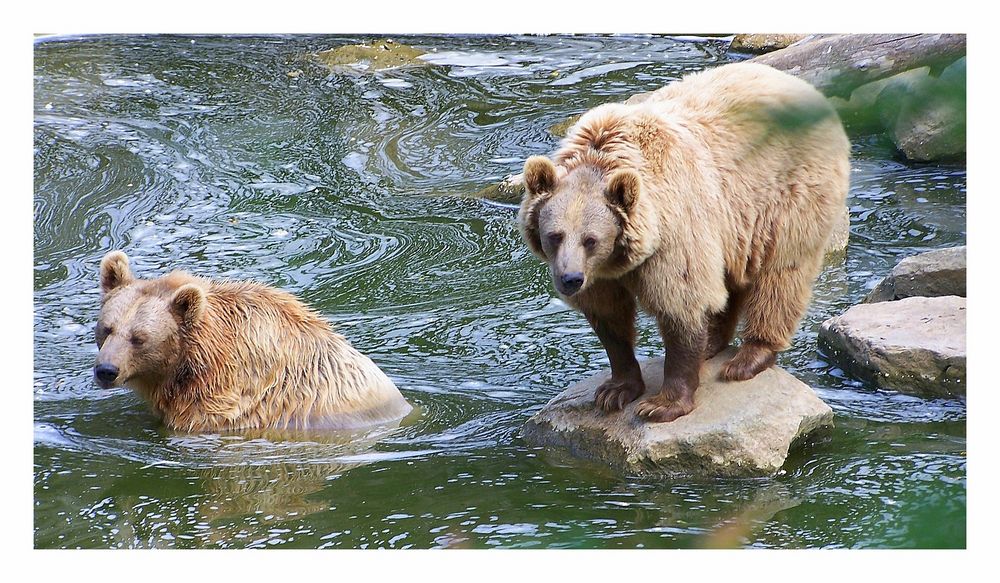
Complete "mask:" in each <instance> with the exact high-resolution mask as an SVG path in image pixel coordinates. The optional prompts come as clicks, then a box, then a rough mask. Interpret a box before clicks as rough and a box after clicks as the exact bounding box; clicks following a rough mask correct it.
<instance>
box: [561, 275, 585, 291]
mask: <svg viewBox="0 0 1000 583" xmlns="http://www.w3.org/2000/svg"><path fill="white" fill-rule="evenodd" d="M558 287H559V291H560V292H562V293H563V295H567V296H571V295H573V294H575V293H576V292H578V291H580V288H581V287H583V273H582V272H579V271H574V272H571V273H564V274H562V275H560V276H559V286H558Z"/></svg>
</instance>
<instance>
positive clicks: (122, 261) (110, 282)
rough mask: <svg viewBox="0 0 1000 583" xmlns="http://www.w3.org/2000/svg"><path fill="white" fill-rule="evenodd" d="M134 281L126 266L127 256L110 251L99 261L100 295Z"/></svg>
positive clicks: (119, 252)
mask: <svg viewBox="0 0 1000 583" xmlns="http://www.w3.org/2000/svg"><path fill="white" fill-rule="evenodd" d="M134 280H135V278H134V277H132V270H131V269H129V266H128V255H125V254H124V253H122V252H121V251H112V252H110V253H108V254H107V255H105V256H104V259H101V293H104V294H107V293H108V292H110V291H111V290H113V289H116V288H119V287H121V286H123V285H128V284H130V283H132V282H133V281H134Z"/></svg>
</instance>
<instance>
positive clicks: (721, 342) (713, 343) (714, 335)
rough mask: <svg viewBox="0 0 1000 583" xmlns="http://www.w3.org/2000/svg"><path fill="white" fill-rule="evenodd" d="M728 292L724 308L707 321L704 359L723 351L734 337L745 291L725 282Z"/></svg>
mask: <svg viewBox="0 0 1000 583" xmlns="http://www.w3.org/2000/svg"><path fill="white" fill-rule="evenodd" d="M726 287H727V288H728V290H729V300H728V301H727V303H726V308H725V309H724V310H722V311H721V312H719V313H718V314H712V315H711V316H709V320H708V349H707V351H706V353H705V357H706V358H712V357H713V356H715V355H716V354H718V353H720V352H722V351H723V350H725V349H726V348H727V347H728V346H729V343H730V342H732V341H733V336H735V335H736V325H737V324H738V323H739V321H740V314H741V313H742V311H743V303H744V299H745V297H746V290H744V289H741V288H738V287H736V285H735V284H732V283H730V282H726Z"/></svg>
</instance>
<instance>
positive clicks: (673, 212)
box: [518, 63, 850, 421]
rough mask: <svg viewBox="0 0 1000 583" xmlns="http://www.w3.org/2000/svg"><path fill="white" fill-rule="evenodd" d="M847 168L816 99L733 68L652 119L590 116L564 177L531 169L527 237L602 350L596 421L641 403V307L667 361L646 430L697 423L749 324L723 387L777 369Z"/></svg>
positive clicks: (642, 114) (567, 143) (838, 138)
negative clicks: (692, 416) (717, 370)
mask: <svg viewBox="0 0 1000 583" xmlns="http://www.w3.org/2000/svg"><path fill="white" fill-rule="evenodd" d="M849 154H850V143H849V142H848V140H847V136H846V135H845V133H844V129H843V126H842V125H841V123H840V120H839V118H838V117H837V114H836V112H835V111H834V110H833V108H832V107H831V106H830V105H829V104H828V103H827V101H826V99H825V98H824V97H823V95H822V94H820V93H819V92H818V91H817V90H816V89H814V88H813V87H812V86H811V85H809V84H808V83H806V82H804V81H802V80H799V79H796V78H795V77H792V76H790V75H787V74H785V73H782V72H779V71H777V70H775V69H772V68H771V67H767V66H764V65H758V64H752V63H737V64H731V65H725V66H721V67H718V68H715V69H712V70H709V71H705V72H702V73H697V74H694V75H689V76H687V77H686V78H684V79H683V80H682V81H679V82H676V83H673V84H671V85H668V86H666V87H663V88H662V89H659V90H658V91H656V92H655V93H653V94H652V95H651V96H650V98H649V99H648V100H647V101H645V102H643V103H639V104H635V105H623V104H608V105H602V106H600V107H597V108H595V109H592V110H591V111H589V112H587V113H586V114H584V115H583V116H582V117H581V118H580V120H579V121H578V122H577V123H576V124H575V125H574V126H573V127H572V128H570V130H569V133H568V134H567V136H566V138H565V139H564V140H563V142H562V144H561V147H560V148H559V150H558V151H557V152H556V153H555V155H554V157H553V161H550V160H549V159H548V158H545V157H542V156H533V157H531V158H529V159H528V161H527V162H526V163H525V165H524V182H525V187H526V191H527V192H526V195H525V198H524V200H523V201H522V203H521V209H520V213H519V214H518V221H519V223H520V227H521V231H522V234H523V236H524V238H525V240H526V241H527V242H528V245H529V246H530V247H531V249H532V251H534V252H535V253H536V254H537V255H538V256H540V257H541V258H542V259H544V260H545V261H547V262H548V264H549V268H550V270H551V273H552V279H553V280H554V283H555V287H556V289H557V290H558V292H559V293H560V295H561V296H562V297H563V298H564V299H565V300H566V301H567V302H568V303H569V304H571V305H572V306H574V307H575V308H576V309H578V310H580V311H581V312H583V314H584V315H585V316H586V318H587V320H588V321H589V322H590V324H591V326H592V327H593V328H594V331H595V332H596V333H597V336H598V337H599V338H600V340H601V343H602V344H603V345H604V347H605V349H606V350H607V353H608V358H609V360H610V361H611V378H610V379H609V380H608V381H607V382H605V383H604V384H603V385H601V387H599V388H598V390H597V395H596V404H597V406H598V407H600V408H602V409H604V410H606V411H617V410H620V409H623V408H624V407H625V405H627V404H628V403H630V402H631V401H633V400H635V399H636V398H638V397H639V396H640V395H642V394H643V392H644V391H645V386H644V383H643V379H642V374H641V372H640V369H639V364H638V362H637V361H636V358H635V351H634V349H635V339H636V331H635V318H636V308H637V305H638V306H641V307H642V308H643V309H644V310H646V311H648V312H649V313H650V314H652V315H653V316H655V317H656V320H657V323H658V325H659V329H660V334H661V335H662V337H663V343H664V345H665V348H666V352H667V358H666V359H665V365H664V375H663V386H662V387H661V390H660V392H659V393H658V394H657V395H655V396H653V397H650V398H647V399H645V400H643V401H642V402H640V403H639V405H638V406H637V407H636V413H637V414H638V415H639V416H641V417H644V418H646V419H648V420H650V421H672V420H674V419H676V418H677V417H680V416H681V415H686V414H687V413H689V412H691V410H692V409H693V408H694V391H695V389H696V388H697V386H698V374H699V368H700V366H701V363H702V362H703V361H704V360H705V359H706V358H710V357H712V356H714V355H715V354H718V353H719V352H720V351H721V350H722V349H723V348H725V347H726V346H728V345H729V342H730V341H731V340H732V338H733V336H734V334H735V331H736V325H737V322H738V321H739V319H740V316H741V315H742V316H743V317H744V319H745V323H744V329H743V334H742V338H743V342H742V344H741V345H740V348H739V350H738V351H737V353H736V355H735V356H734V357H733V358H732V359H731V360H729V361H728V362H727V363H726V364H725V365H724V367H723V369H722V372H721V377H722V380H727V381H737V380H746V379H750V378H752V377H754V376H755V375H756V374H757V373H759V372H761V371H762V370H765V369H766V368H768V367H770V366H771V365H773V364H774V362H775V356H776V353H777V352H778V351H780V350H784V349H785V348H787V347H788V343H789V340H790V338H791V336H792V333H793V332H794V331H795V328H796V326H797V325H798V321H799V319H800V318H801V317H802V314H803V313H804V312H805V308H806V305H807V304H808V301H809V296H810V294H811V291H812V284H813V282H814V280H815V279H816V277H817V275H818V274H819V271H820V267H821V262H822V259H823V253H824V247H825V245H826V241H827V238H828V237H829V235H830V232H831V229H832V226H833V224H834V221H835V219H836V218H837V217H838V215H840V214H841V213H843V209H844V202H845V198H846V196H847V189H848V181H849V172H850V163H849Z"/></svg>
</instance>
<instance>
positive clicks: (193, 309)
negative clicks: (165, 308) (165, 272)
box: [170, 283, 207, 326]
mask: <svg viewBox="0 0 1000 583" xmlns="http://www.w3.org/2000/svg"><path fill="white" fill-rule="evenodd" d="M206 302H207V300H206V298H205V290H203V289H201V288H200V287H198V286H196V285H194V284H193V283H186V284H184V285H182V286H181V287H179V288H177V291H175V292H174V295H173V297H172V298H170V309H171V310H172V311H173V313H174V314H175V315H176V316H177V317H178V318H179V319H180V321H181V323H182V324H184V325H185V326H191V325H193V324H195V323H196V322H198V319H199V318H201V315H202V313H203V312H204V311H205V303H206Z"/></svg>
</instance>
